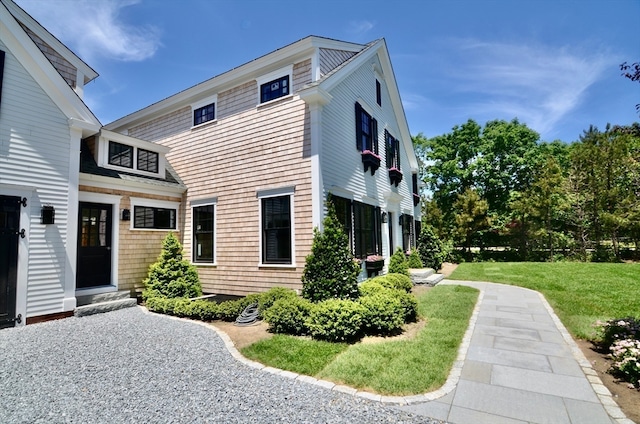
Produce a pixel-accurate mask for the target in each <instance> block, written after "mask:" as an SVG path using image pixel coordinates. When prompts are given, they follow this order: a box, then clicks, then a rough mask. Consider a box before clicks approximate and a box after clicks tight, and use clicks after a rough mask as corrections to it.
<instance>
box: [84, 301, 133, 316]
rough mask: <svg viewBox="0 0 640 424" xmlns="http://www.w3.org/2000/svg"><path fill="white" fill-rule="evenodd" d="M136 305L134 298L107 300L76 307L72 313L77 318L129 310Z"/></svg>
mask: <svg viewBox="0 0 640 424" xmlns="http://www.w3.org/2000/svg"><path fill="white" fill-rule="evenodd" d="M137 304H138V302H137V300H136V299H134V298H126V299H116V300H109V301H106V302H98V303H91V304H88V305H83V306H78V307H77V308H76V310H75V311H74V312H73V315H75V316H77V317H84V316H87V315H94V314H101V313H103V312H111V311H117V310H118V309H124V308H131V307H133V306H136V305H137Z"/></svg>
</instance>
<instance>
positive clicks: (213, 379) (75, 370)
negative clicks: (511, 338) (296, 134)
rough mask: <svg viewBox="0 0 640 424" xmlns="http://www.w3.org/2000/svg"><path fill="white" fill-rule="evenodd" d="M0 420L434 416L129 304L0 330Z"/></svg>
mask: <svg viewBox="0 0 640 424" xmlns="http://www.w3.org/2000/svg"><path fill="white" fill-rule="evenodd" d="M0 422H1V423H7V424H13V423H67V422H68V423H138V422H144V423H201V422H212V423H237V422H243V423H246V422H262V423H275V422H278V423H439V422H440V421H437V420H430V419H428V418H425V417H420V416H414V415H411V414H409V413H405V412H402V411H400V410H398V409H396V408H394V407H392V406H385V405H383V404H380V403H377V402H371V401H368V400H366V399H362V398H359V397H355V396H351V395H348V394H344V393H339V392H336V391H331V390H328V389H324V388H322V387H317V386H314V385H311V384H306V383H303V382H300V381H294V380H291V379H288V378H285V377H281V376H277V375H273V374H270V373H267V372H263V371H259V370H256V369H253V368H251V367H248V366H246V365H243V364H241V363H239V362H237V361H236V360H235V359H233V358H232V357H231V355H230V354H229V353H228V351H227V350H226V349H225V347H224V344H223V342H222V341H221V339H220V338H219V337H218V336H217V334H216V333H215V332H214V331H212V330H209V329H207V328H205V327H203V326H201V325H196V324H193V323H189V322H186V321H180V320H173V319H170V318H167V317H163V316H159V315H155V314H148V313H145V312H144V311H143V310H142V309H141V308H129V309H124V310H120V311H115V312H109V313H105V314H100V315H93V316H88V317H83V318H67V319H64V320H59V321H52V322H46V323H42V324H35V325H30V326H26V327H20V328H12V329H6V330H2V331H0Z"/></svg>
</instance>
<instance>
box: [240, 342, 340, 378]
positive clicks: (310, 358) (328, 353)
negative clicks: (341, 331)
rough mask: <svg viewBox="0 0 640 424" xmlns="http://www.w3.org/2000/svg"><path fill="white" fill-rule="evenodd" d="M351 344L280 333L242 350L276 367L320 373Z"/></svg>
mask: <svg viewBox="0 0 640 424" xmlns="http://www.w3.org/2000/svg"><path fill="white" fill-rule="evenodd" d="M348 347H349V345H348V344H346V343H329V342H324V341H317V340H310V339H306V338H302V337H293V336H287V335H283V334H276V335H274V336H273V337H271V338H269V339H265V340H261V341H259V342H256V343H254V344H252V345H250V346H247V347H245V348H243V349H242V350H241V353H242V354H243V355H244V356H245V357H246V358H248V359H252V360H254V361H258V362H260V363H262V364H265V365H268V366H271V367H274V368H278V369H282V370H288V371H293V372H296V373H298V374H304V375H316V374H317V373H318V372H320V370H322V369H323V368H324V367H325V366H326V365H327V364H328V363H330V362H331V361H333V359H334V358H335V357H336V356H337V355H339V354H340V353H341V352H343V351H344V350H346V349H347V348H348Z"/></svg>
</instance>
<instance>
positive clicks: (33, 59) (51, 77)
mask: <svg viewBox="0 0 640 424" xmlns="http://www.w3.org/2000/svg"><path fill="white" fill-rule="evenodd" d="M4 1H6V0H3V3H2V6H0V38H1V39H2V41H3V43H4V44H5V45H6V46H7V49H9V51H10V52H11V53H12V54H13V55H14V56H15V57H16V59H17V60H18V62H20V64H21V65H22V66H23V67H24V68H25V69H26V70H27V72H29V74H30V75H31V77H32V78H33V79H34V80H35V81H36V82H37V83H38V84H39V85H40V87H42V89H43V90H44V91H45V92H46V93H47V95H48V96H49V97H50V98H51V100H52V101H53V102H54V103H55V104H56V105H57V106H58V107H59V108H60V110H61V111H62V112H63V113H64V114H65V115H66V116H67V118H69V119H73V120H74V122H75V123H76V124H78V125H79V123H80V122H84V124H83V125H85V126H86V128H90V127H92V126H94V127H95V126H97V127H98V128H99V127H101V126H102V124H101V123H100V121H98V118H96V117H95V115H94V114H93V113H92V112H91V110H89V108H88V107H87V105H85V104H84V102H83V101H82V100H81V99H80V97H78V95H77V94H76V92H75V91H73V88H71V87H70V86H69V84H67V82H66V81H65V80H64V78H62V76H61V75H60V74H59V73H58V71H56V69H55V68H54V67H53V65H52V64H51V62H49V60H48V59H47V58H46V57H45V55H44V53H42V52H41V51H40V49H39V48H38V46H36V44H35V43H34V42H33V40H31V38H29V36H28V35H27V33H26V32H25V31H24V30H23V29H22V27H21V26H20V25H19V24H18V22H17V21H16V20H15V18H14V17H13V15H11V13H10V12H9V10H8V9H7V8H6V7H5V3H4ZM96 132H97V131H96ZM94 134H95V132H94ZM87 135H88V134H86V133H85V132H84V131H83V136H87Z"/></svg>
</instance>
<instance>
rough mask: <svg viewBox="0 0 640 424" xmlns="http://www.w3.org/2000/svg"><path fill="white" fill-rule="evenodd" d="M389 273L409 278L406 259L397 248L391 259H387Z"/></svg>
mask: <svg viewBox="0 0 640 424" xmlns="http://www.w3.org/2000/svg"><path fill="white" fill-rule="evenodd" d="M389 273H394V274H404V275H406V276H409V264H408V263H407V257H406V256H405V254H404V252H403V251H402V249H401V248H399V247H398V248H397V249H396V251H395V252H393V255H391V259H389Z"/></svg>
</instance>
